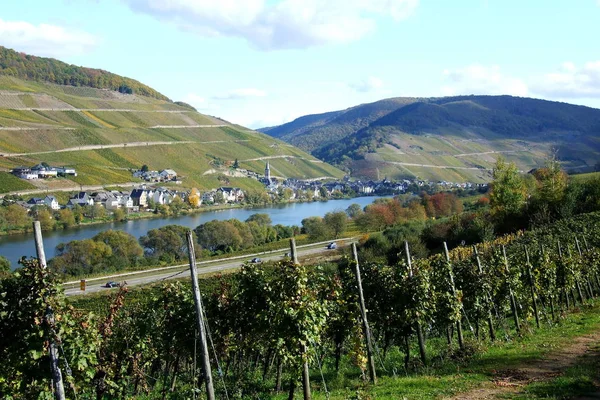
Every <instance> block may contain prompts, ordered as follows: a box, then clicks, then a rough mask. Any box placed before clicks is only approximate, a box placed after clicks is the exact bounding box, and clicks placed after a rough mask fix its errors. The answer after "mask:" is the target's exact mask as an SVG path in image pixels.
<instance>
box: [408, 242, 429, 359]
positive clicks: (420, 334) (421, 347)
mask: <svg viewBox="0 0 600 400" xmlns="http://www.w3.org/2000/svg"><path fill="white" fill-rule="evenodd" d="M404 248H405V250H406V262H407V264H408V275H409V276H410V277H411V278H412V277H413V269H412V261H411V259H410V250H409V248H408V241H404ZM415 329H416V331H417V340H418V341H419V352H420V353H421V361H423V365H425V366H427V353H426V352H425V339H424V338H423V329H422V328H421V322H420V321H419V320H417V321H416V323H415Z"/></svg>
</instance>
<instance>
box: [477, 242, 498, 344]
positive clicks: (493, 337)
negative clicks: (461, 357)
mask: <svg viewBox="0 0 600 400" xmlns="http://www.w3.org/2000/svg"><path fill="white" fill-rule="evenodd" d="M473 253H475V260H476V261H477V270H478V272H479V276H480V277H481V276H483V267H482V266H481V260H480V259H479V253H478V252H477V246H475V245H474V246H473ZM485 296H486V297H487V300H488V317H487V322H488V329H489V330H490V339H491V340H492V342H493V341H494V340H496V332H495V330H494V321H493V320H492V308H491V307H492V297H491V296H490V294H489V293H486V294H485Z"/></svg>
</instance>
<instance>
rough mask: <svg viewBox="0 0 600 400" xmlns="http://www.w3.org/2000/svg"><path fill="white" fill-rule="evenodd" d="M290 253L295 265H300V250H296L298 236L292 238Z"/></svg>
mask: <svg viewBox="0 0 600 400" xmlns="http://www.w3.org/2000/svg"><path fill="white" fill-rule="evenodd" d="M290 255H291V256H292V257H291V258H292V261H293V262H294V265H298V264H299V263H298V251H297V250H296V238H291V239H290Z"/></svg>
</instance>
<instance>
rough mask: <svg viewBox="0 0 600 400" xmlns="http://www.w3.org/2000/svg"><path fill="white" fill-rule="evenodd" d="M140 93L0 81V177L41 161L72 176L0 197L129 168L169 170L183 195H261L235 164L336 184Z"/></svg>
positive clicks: (128, 177) (99, 178)
mask: <svg viewBox="0 0 600 400" xmlns="http://www.w3.org/2000/svg"><path fill="white" fill-rule="evenodd" d="M123 79H125V78H123ZM140 85H141V84H140ZM148 89H150V88H148ZM150 90H151V89H150ZM138 93H139V92H136V91H135V90H134V93H132V94H128V93H121V92H119V91H115V90H109V89H99V88H93V87H89V86H70V85H56V84H53V83H46V82H36V81H32V80H23V79H19V78H16V77H13V76H6V75H2V73H0V155H1V156H0V170H1V171H4V172H6V171H8V170H10V169H12V168H14V167H18V166H32V165H35V164H37V163H40V162H46V163H48V164H50V165H52V166H69V167H74V168H75V169H76V170H77V172H78V176H76V177H72V178H70V179H66V178H58V179H51V180H39V181H30V182H25V181H22V180H21V181H16V182H13V181H14V180H11V182H8V181H7V182H6V184H5V185H1V186H2V187H1V188H0V192H7V191H10V190H20V189H27V188H30V187H31V185H32V184H33V185H35V186H36V187H38V188H43V189H49V190H52V189H57V188H61V187H78V186H79V185H112V184H124V183H130V182H136V181H138V180H137V179H135V178H133V177H132V174H131V171H130V169H137V168H140V167H141V166H142V165H144V164H146V165H148V167H149V168H150V169H155V170H160V169H166V168H171V169H174V170H175V171H176V172H177V173H178V174H179V175H180V176H183V179H182V184H181V186H183V187H192V186H195V187H199V188H201V189H210V188H214V187H218V186H225V185H231V186H240V187H242V188H248V187H259V186H260V184H259V183H258V181H256V180H253V179H248V178H244V177H242V176H241V175H240V174H237V176H236V174H235V173H232V170H230V169H229V168H228V166H229V165H231V164H233V162H234V160H235V159H238V161H239V165H240V168H245V169H249V170H252V171H256V172H259V173H262V171H264V165H265V162H266V160H267V159H268V160H269V161H270V164H271V171H272V174H273V175H274V176H279V177H295V178H318V177H340V176H342V175H343V173H342V171H340V170H338V169H336V168H334V167H332V166H330V165H328V164H325V163H323V162H320V161H319V160H317V159H315V158H314V157H313V156H311V155H309V154H307V153H305V152H304V151H301V150H299V149H297V148H295V147H293V146H290V145H289V144H286V143H284V142H281V141H279V140H277V139H273V138H271V137H270V136H268V135H265V134H263V133H260V132H256V131H252V130H249V129H247V128H244V127H242V126H238V125H234V124H230V123H227V122H225V121H223V120H220V119H218V118H215V117H211V116H207V115H203V114H200V113H198V112H196V111H195V110H194V109H193V108H192V107H191V106H189V105H187V104H185V103H173V102H171V101H168V100H165V99H166V97H165V99H163V98H157V97H160V96H155V97H149V96H144V95H141V94H138ZM161 96H162V95H161ZM163 97H164V96H163ZM5 177H6V175H5ZM3 179H4V178H3Z"/></svg>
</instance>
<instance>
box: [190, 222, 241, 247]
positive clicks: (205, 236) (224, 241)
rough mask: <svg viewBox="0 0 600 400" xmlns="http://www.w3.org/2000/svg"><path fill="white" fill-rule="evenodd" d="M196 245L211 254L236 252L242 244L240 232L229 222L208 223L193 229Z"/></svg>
mask: <svg viewBox="0 0 600 400" xmlns="http://www.w3.org/2000/svg"><path fill="white" fill-rule="evenodd" d="M194 232H195V233H196V235H197V236H198V244H200V246H202V247H203V248H205V249H208V250H210V251H212V252H215V251H223V252H226V251H231V250H238V249H239V248H240V247H241V245H242V243H243V242H244V241H243V239H242V237H241V235H240V232H239V231H238V229H237V228H236V227H235V225H234V224H233V223H231V222H230V221H217V220H213V221H209V222H207V223H205V224H202V225H200V226H198V227H197V228H196V229H194Z"/></svg>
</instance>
